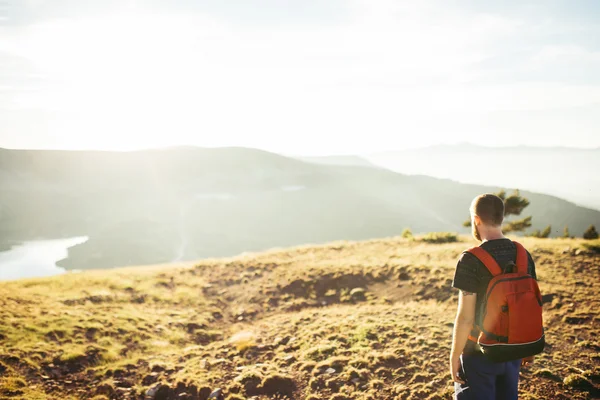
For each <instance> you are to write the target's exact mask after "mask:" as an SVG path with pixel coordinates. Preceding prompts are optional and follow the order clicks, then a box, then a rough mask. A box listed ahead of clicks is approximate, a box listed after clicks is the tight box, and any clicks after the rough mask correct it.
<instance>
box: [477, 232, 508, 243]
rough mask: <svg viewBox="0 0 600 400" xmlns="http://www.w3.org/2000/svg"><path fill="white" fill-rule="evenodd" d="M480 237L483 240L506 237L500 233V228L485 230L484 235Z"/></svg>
mask: <svg viewBox="0 0 600 400" xmlns="http://www.w3.org/2000/svg"><path fill="white" fill-rule="evenodd" d="M481 239H482V241H483V242H487V241H490V240H497V239H506V237H505V236H504V234H503V233H502V231H501V230H497V231H491V232H487V233H486V234H485V236H483V235H482V237H481Z"/></svg>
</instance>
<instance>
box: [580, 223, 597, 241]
mask: <svg viewBox="0 0 600 400" xmlns="http://www.w3.org/2000/svg"><path fill="white" fill-rule="evenodd" d="M583 238H584V239H588V240H592V239H598V231H596V227H595V226H594V225H590V227H589V228H587V229H586V231H585V232H584V233H583Z"/></svg>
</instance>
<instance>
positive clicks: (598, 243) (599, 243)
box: [583, 240, 600, 253]
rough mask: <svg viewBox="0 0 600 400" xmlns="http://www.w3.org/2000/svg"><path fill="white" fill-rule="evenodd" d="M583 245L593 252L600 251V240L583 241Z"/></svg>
mask: <svg viewBox="0 0 600 400" xmlns="http://www.w3.org/2000/svg"><path fill="white" fill-rule="evenodd" d="M583 247H585V248H586V249H587V250H589V251H591V252H593V253H600V240H594V241H593V242H588V243H583Z"/></svg>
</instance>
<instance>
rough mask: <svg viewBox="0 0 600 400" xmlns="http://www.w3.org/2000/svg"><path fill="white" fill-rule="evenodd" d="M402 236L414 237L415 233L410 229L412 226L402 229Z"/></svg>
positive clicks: (405, 237) (406, 237)
mask: <svg viewBox="0 0 600 400" xmlns="http://www.w3.org/2000/svg"><path fill="white" fill-rule="evenodd" d="M402 237H403V238H404V239H412V238H413V233H412V231H411V230H410V228H406V229H404V230H403V231H402Z"/></svg>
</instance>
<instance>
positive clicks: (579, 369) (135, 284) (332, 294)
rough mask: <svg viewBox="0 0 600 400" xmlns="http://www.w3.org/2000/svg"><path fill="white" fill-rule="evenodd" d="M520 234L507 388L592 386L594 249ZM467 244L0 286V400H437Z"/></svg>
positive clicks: (596, 320)
mask: <svg viewBox="0 0 600 400" xmlns="http://www.w3.org/2000/svg"><path fill="white" fill-rule="evenodd" d="M521 240H522V242H523V243H524V244H525V245H526V247H528V248H529V250H530V251H531V253H532V255H533V257H534V259H535V261H536V263H537V271H538V277H539V280H540V286H541V289H542V293H543V294H544V295H545V302H546V303H545V305H544V310H545V320H546V327H547V341H548V348H547V349H546V351H545V352H544V353H543V354H542V355H541V356H540V357H538V359H537V361H536V364H535V365H534V366H533V367H531V368H530V369H529V370H524V371H523V372H522V379H521V388H520V389H521V393H522V396H523V398H530V399H536V398H539V399H545V398H550V397H551V398H555V399H577V398H579V399H584V398H589V397H593V396H596V395H598V394H599V383H600V381H599V379H600V341H599V339H598V334H599V333H600V329H599V327H600V316H599V315H598V309H600V308H599V306H600V304H599V303H600V299H599V298H598V290H599V289H600V255H599V254H597V253H596V252H595V250H594V249H593V248H591V249H590V248H586V247H584V246H583V241H581V240H573V239H551V240H550V239H546V240H544V239H533V238H525V239H521ZM473 244H474V243H473V242H471V241H470V239H468V238H466V237H462V238H461V242H457V243H443V244H430V243H424V242H423V241H421V240H418V238H417V240H408V239H402V238H391V239H386V240H373V241H367V242H359V243H349V242H339V243H332V244H329V245H325V246H303V247H298V248H294V249H283V250H273V251H269V252H265V253H260V254H247V255H244V256H241V257H237V258H232V259H226V260H205V261H202V262H199V263H196V264H193V265H181V266H176V267H169V266H160V267H140V268H127V269H120V270H112V271H91V272H84V273H80V274H68V275H64V276H58V277H52V278H45V279H30V280H22V281H16V282H7V283H2V284H0V320H1V321H2V323H1V324H0V398H14V399H90V398H95V399H97V400H98V399H143V398H144V395H145V393H146V392H147V391H148V389H151V388H154V389H155V390H158V389H160V394H159V395H157V398H159V397H160V396H163V395H164V397H163V398H167V399H170V398H173V399H175V398H177V399H185V398H189V399H197V398H201V399H203V398H206V396H207V395H208V394H209V393H210V392H211V391H212V390H213V389H215V388H217V387H221V388H222V389H223V393H224V395H225V398H229V399H246V398H250V397H252V396H255V398H256V399H283V398H293V399H312V400H316V399H323V400H325V399H337V400H343V399H357V400H359V399H394V398H398V399H427V398H429V399H447V398H448V399H449V398H451V392H452V389H451V383H450V378H449V375H448V374H447V371H446V364H447V363H446V360H447V357H448V352H449V345H450V340H451V330H452V321H453V318H454V312H455V307H456V293H455V291H454V290H452V289H451V288H450V284H451V280H452V277H453V271H454V267H455V265H456V260H457V258H458V256H459V254H460V252H461V251H462V250H463V249H464V248H466V247H468V246H471V245H473ZM161 384H162V385H164V386H157V385H161Z"/></svg>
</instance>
